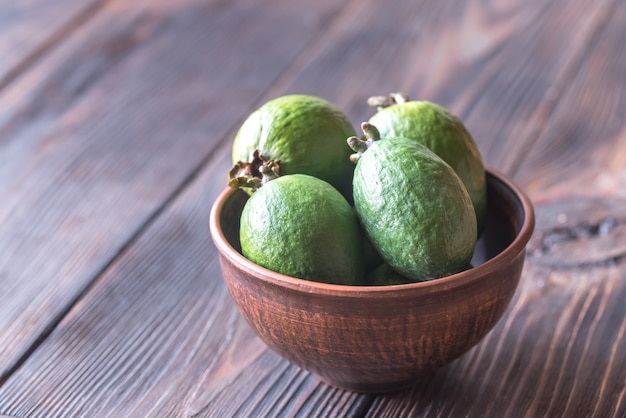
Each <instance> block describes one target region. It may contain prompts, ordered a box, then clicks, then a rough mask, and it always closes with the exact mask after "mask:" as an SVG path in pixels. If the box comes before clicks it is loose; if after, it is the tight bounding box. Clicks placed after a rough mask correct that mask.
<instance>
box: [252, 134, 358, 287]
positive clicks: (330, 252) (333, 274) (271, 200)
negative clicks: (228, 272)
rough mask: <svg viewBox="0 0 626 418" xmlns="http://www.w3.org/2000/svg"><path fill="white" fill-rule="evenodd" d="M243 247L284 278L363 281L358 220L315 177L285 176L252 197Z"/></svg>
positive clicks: (350, 208)
mask: <svg viewBox="0 0 626 418" xmlns="http://www.w3.org/2000/svg"><path fill="white" fill-rule="evenodd" d="M344 141H345V140H344ZM344 143H345V142H344ZM240 241H241V250H242V253H243V255H244V256H245V257H246V258H248V259H249V260H251V261H252V262H254V263H256V264H258V265H260V266H263V267H265V268H268V269H270V270H272V271H275V272H278V273H281V274H285V275H288V276H292V277H297V278H301V279H307V280H314V281H320V282H327V283H336V284H346V285H354V284H358V283H359V282H360V281H362V280H363V275H364V272H363V265H364V260H363V249H362V240H361V231H360V227H359V223H358V219H357V217H356V215H355V213H354V211H353V210H352V207H351V206H350V204H349V203H348V202H347V200H346V199H345V198H344V197H343V196H342V195H341V194H340V193H339V192H338V191H337V190H336V189H335V188H334V187H332V186H331V185H330V184H329V183H327V182H325V181H323V180H321V179H318V178H316V177H313V176H309V175H305V174H292V175H286V176H280V177H278V178H276V179H273V180H271V181H267V182H265V183H264V184H263V185H262V186H261V187H260V188H258V189H257V190H256V191H255V192H254V193H252V195H251V196H250V198H249V199H248V201H247V202H246V204H245V206H244V208H243V212H242V214H241V226H240Z"/></svg>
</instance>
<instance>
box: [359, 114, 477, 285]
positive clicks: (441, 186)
mask: <svg viewBox="0 0 626 418" xmlns="http://www.w3.org/2000/svg"><path fill="white" fill-rule="evenodd" d="M362 127H363V130H364V132H365V134H366V137H367V141H363V140H361V139H358V138H356V137H352V138H350V139H348V143H349V144H350V146H351V147H352V148H353V149H354V150H355V151H357V154H354V155H353V156H352V159H353V161H356V162H357V164H356V169H355V171H354V180H353V187H354V205H355V209H356V212H357V214H358V217H359V219H360V221H361V224H362V225H363V228H364V230H365V232H366V233H367V235H368V237H369V239H370V241H371V242H372V244H373V245H374V247H375V248H376V250H377V251H378V252H379V254H380V255H381V256H382V258H383V259H384V260H385V262H387V263H388V264H389V266H390V267H391V268H392V269H393V270H395V271H397V272H398V273H400V275H402V276H405V277H407V278H409V279H411V280H414V281H421V280H428V279H433V278H439V277H443V276H446V275H449V274H453V273H457V272H459V271H461V270H463V269H464V268H465V267H466V266H467V264H468V263H469V261H470V260H471V258H472V254H473V252H474V247H475V245H476V239H477V224H476V216H475V214H474V207H473V205H472V201H471V200H470V197H469V194H468V192H467V190H466V189H465V186H464V185H463V183H462V181H461V180H460V178H459V176H458V175H457V174H456V173H455V172H454V170H453V169H452V168H451V167H450V166H449V165H448V164H447V163H446V162H445V161H443V160H442V159H441V158H440V157H438V156H437V155H436V154H435V153H433V152H432V151H431V150H429V149H428V148H426V147H425V146H424V145H422V144H420V143H419V142H417V141H414V140H411V139H407V138H401V137H398V138H382V139H380V135H379V133H378V131H377V130H376V128H375V127H374V126H372V125H371V124H368V123H364V124H363V125H362Z"/></svg>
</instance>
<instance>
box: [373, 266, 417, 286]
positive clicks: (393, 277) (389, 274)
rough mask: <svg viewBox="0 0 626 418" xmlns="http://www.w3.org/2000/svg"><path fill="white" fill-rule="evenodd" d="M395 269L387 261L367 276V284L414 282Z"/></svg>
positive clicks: (388, 284)
mask: <svg viewBox="0 0 626 418" xmlns="http://www.w3.org/2000/svg"><path fill="white" fill-rule="evenodd" d="M413 282H414V281H413V280H409V279H407V278H406V277H404V276H403V275H401V274H400V273H398V272H397V271H395V270H394V269H392V268H391V266H390V265H389V264H387V263H383V264H381V265H380V266H378V267H377V268H376V269H374V271H372V273H371V274H369V275H368V276H367V284H368V285H370V286H390V285H394V284H407V283H413Z"/></svg>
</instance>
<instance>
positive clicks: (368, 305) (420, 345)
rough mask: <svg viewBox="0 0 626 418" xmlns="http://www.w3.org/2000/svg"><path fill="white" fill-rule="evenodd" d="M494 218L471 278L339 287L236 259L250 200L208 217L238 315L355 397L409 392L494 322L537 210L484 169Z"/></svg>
mask: <svg viewBox="0 0 626 418" xmlns="http://www.w3.org/2000/svg"><path fill="white" fill-rule="evenodd" d="M487 180H488V199H489V208H488V220H487V223H486V227H485V229H484V231H483V233H482V235H481V237H480V239H479V241H478V243H477V246H476V251H475V254H474V258H473V260H472V265H473V266H475V267H473V268H471V269H470V270H466V271H464V272H461V273H458V274H455V275H452V276H448V277H445V278H440V279H436V280H431V281H428V282H422V283H412V284H403V285H393V286H342V285H332V284H324V283H318V282H313V281H307V280H301V279H297V278H294V277H288V276H284V275H281V274H278V273H274V272H272V271H270V270H267V269H265V268H263V267H260V266H258V265H256V264H254V263H252V262H250V261H249V260H247V259H246V258H244V257H243V256H242V255H241V253H240V252H239V238H238V236H239V231H238V228H239V216H240V214H241V210H242V207H243V205H244V203H245V201H246V199H247V196H246V194H245V193H243V192H241V191H239V190H231V189H229V190H225V191H224V192H223V193H222V194H221V195H220V196H219V197H218V199H217V200H216V201H215V204H214V206H213V208H212V211H211V215H210V229H211V234H212V237H213V241H214V243H215V245H216V247H217V249H218V251H219V257H220V263H221V268H222V273H223V276H224V280H225V282H226V284H227V286H228V289H229V291H230V294H231V295H232V298H233V300H234V301H235V303H236V304H237V306H238V308H239V311H240V312H241V314H242V315H243V316H244V317H245V319H246V320H247V322H248V323H249V324H250V326H251V327H252V328H253V329H254V331H255V332H256V333H257V334H258V336H259V337H260V338H261V339H262V340H263V341H264V342H265V343H266V344H267V345H268V346H270V347H271V348H272V349H273V350H274V351H276V352H277V353H278V354H280V355H281V356H283V357H284V358H286V359H287V360H289V361H290V362H292V363H293V364H296V365H298V366H300V367H301V368H303V369H305V370H308V371H310V372H312V373H314V374H316V375H318V376H319V377H320V378H321V379H322V380H324V381H325V382H327V383H329V384H331V385H334V386H337V387H340V388H344V389H348V390H353V391H359V392H385V391H391V390H396V389H400V388H403V387H405V386H408V385H410V384H412V383H414V382H416V381H417V380H418V379H420V377H424V376H427V375H429V374H431V373H432V372H434V371H435V370H437V369H438V368H440V367H441V366H443V365H445V364H447V363H449V362H450V361H452V360H453V359H455V358H457V357H459V356H460V355H462V354H463V353H465V352H467V351H468V350H469V349H470V348H471V347H473V346H474V345H475V344H476V343H477V342H479V341H480V340H481V339H482V338H483V337H484V336H485V335H486V334H487V333H488V332H489V331H490V330H491V329H492V328H493V327H494V325H495V324H496V322H498V320H499V319H500V317H501V316H502V314H503V312H504V311H505V309H506V307H507V305H508V304H509V302H510V300H511V298H512V296H513V294H514V292H515V289H516V287H517V284H518V282H519V278H520V275H521V272H522V266H523V263H524V255H525V248H526V244H527V243H528V240H529V239H530V236H531V234H532V232H533V228H534V222H535V218H534V213H533V208H532V205H531V202H530V201H529V199H528V198H527V197H526V196H525V195H524V194H523V193H522V191H521V190H520V189H519V188H518V187H516V185H515V184H514V183H513V182H512V181H511V180H510V179H509V178H507V177H506V176H504V175H502V174H500V173H497V172H495V171H493V170H488V173H487Z"/></svg>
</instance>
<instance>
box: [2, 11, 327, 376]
mask: <svg viewBox="0 0 626 418" xmlns="http://www.w3.org/2000/svg"><path fill="white" fill-rule="evenodd" d="M336 7H337V6H335V5H334V4H333V3H332V2H316V3H315V4H314V5H311V6H307V9H306V10H308V14H305V15H300V14H297V15H296V14H295V12H296V9H295V6H292V5H283V6H281V7H277V8H276V10H274V8H273V7H266V5H265V4H263V3H257V4H255V5H253V6H250V5H245V4H244V3H242V2H215V1H206V2H203V1H191V0H190V1H186V2H182V1H160V2H133V3H132V4H131V3H128V2H125V1H118V2H112V3H110V4H108V5H107V7H106V8H104V9H102V11H101V12H100V13H99V14H98V16H96V17H95V18H94V19H93V20H92V21H91V22H90V23H89V25H87V26H85V27H83V28H81V30H79V31H77V32H76V33H75V34H74V35H73V36H72V37H71V39H68V40H67V41H66V42H64V43H63V45H62V46H61V48H59V49H58V50H57V51H55V53H54V54H52V55H50V56H49V57H47V58H46V59H45V60H43V61H42V62H41V63H40V65H38V66H36V67H34V68H33V70H32V71H31V72H29V74H27V75H25V76H24V77H22V78H20V80H19V82H16V83H14V84H12V85H11V86H10V88H9V89H7V91H6V92H5V93H4V94H3V95H2V97H0V109H2V115H1V117H0V120H2V123H0V137H1V138H2V139H1V140H0V146H1V148H0V149H1V153H0V201H2V206H0V288H1V289H2V292H1V293H2V294H5V295H6V294H10V295H11V298H10V299H7V300H5V301H3V303H2V304H0V330H1V332H0V382H2V381H3V379H4V376H6V374H7V373H10V370H11V369H12V368H14V367H16V366H17V365H18V364H19V362H20V358H21V357H22V356H23V355H24V354H25V353H28V350H29V349H32V348H34V346H33V344H34V345H35V346H36V344H37V342H38V341H39V339H41V338H45V336H46V335H47V333H48V332H49V331H50V330H51V329H52V327H54V326H55V325H56V323H57V322H58V320H59V319H60V318H61V317H62V316H63V315H65V313H66V312H67V310H68V309H69V308H70V307H71V306H72V305H73V304H74V303H75V302H76V301H77V300H78V299H79V298H80V297H81V296H82V295H83V293H84V292H86V291H88V288H89V286H90V284H91V283H92V282H93V280H94V279H95V278H97V277H98V275H99V274H101V272H102V271H103V270H105V269H106V268H107V267H108V265H109V263H110V261H111V260H112V259H114V258H115V257H116V256H118V255H119V253H120V252H123V251H124V250H125V248H126V246H127V245H128V243H129V242H130V241H132V239H133V237H134V236H135V235H136V234H137V233H138V231H141V229H142V228H143V227H144V225H145V224H146V222H149V221H150V220H151V219H152V218H153V217H154V216H155V214H158V212H159V211H160V210H161V209H162V208H163V206H164V205H166V204H167V202H168V201H169V199H171V198H173V197H175V195H176V194H175V193H176V190H177V189H179V188H180V187H181V185H183V184H184V183H185V182H186V181H188V179H189V177H190V176H192V175H193V174H194V172H195V171H196V170H197V168H198V167H199V165H200V164H201V163H202V162H204V161H205V160H206V159H207V158H208V156H210V155H211V154H212V152H213V150H214V147H215V144H216V143H217V142H218V141H220V140H221V139H222V138H223V137H224V135H225V134H226V133H227V132H228V131H229V130H230V129H232V127H233V126H234V125H235V124H236V123H237V122H238V121H239V120H240V118H241V115H242V114H243V113H246V112H249V111H251V109H252V106H254V103H255V100H257V99H258V97H259V96H260V95H261V94H262V93H263V92H264V91H265V90H266V88H267V85H268V84H270V83H271V82H272V80H273V79H274V78H275V77H276V74H279V73H280V72H281V71H282V68H284V67H285V66H287V65H289V63H290V61H291V60H292V59H293V58H294V57H295V56H296V55H297V54H298V53H299V51H300V49H301V47H302V46H303V45H305V44H306V43H307V42H309V41H310V39H311V38H313V37H314V36H315V35H316V33H317V32H318V31H319V30H321V28H323V27H324V25H326V24H327V20H328V19H329V18H330V17H331V16H332V15H333V14H334V13H335V10H336ZM240 25H243V26H242V27H245V30H241V26H240ZM207 28H211V30H207ZM283 31H288V32H293V35H292V36H290V37H289V38H286V37H284V36H282V37H281V36H280V34H281V33H283ZM216 56H219V57H220V58H219V59H216V58H215V57H216ZM233 86H237V89H235V90H233ZM16 97H19V98H20V99H19V100H17V101H16V100H15V99H16ZM221 173H224V171H222V172H220V175H219V177H218V178H222V175H223V174H221Z"/></svg>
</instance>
